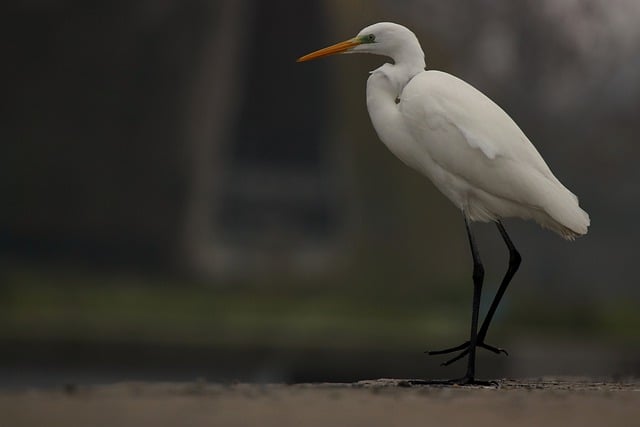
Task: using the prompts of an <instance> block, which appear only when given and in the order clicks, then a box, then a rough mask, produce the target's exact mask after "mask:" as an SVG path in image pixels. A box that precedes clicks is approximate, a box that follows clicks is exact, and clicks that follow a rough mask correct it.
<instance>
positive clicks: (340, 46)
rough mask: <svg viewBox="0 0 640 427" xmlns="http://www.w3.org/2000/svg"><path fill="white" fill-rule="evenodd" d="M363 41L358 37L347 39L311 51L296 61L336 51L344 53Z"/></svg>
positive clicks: (319, 56) (309, 59)
mask: <svg viewBox="0 0 640 427" xmlns="http://www.w3.org/2000/svg"><path fill="white" fill-rule="evenodd" d="M361 43H362V42H361V41H359V40H358V39H356V38H353V39H349V40H345V41H343V42H340V43H336V44H334V45H332V46H329V47H325V48H324V49H320V50H316V51H315V52H311V53H309V54H307V55H305V56H301V57H300V58H298V60H297V61H296V62H305V61H311V60H312V59H316V58H322V57H323V56H329V55H335V54H336V53H343V52H346V51H348V50H349V49H352V48H354V47H356V46H358V45H359V44H361Z"/></svg>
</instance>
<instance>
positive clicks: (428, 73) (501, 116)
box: [298, 22, 589, 384]
mask: <svg viewBox="0 0 640 427" xmlns="http://www.w3.org/2000/svg"><path fill="white" fill-rule="evenodd" d="M337 53H371V54H376V55H382V56H386V57H389V58H391V59H392V60H393V63H385V64H384V65H382V66H381V67H380V68H377V69H376V70H374V71H372V72H371V75H370V76H369V79H368V80H367V109H368V110H369V116H370V117H371V122H372V123H373V127H374V128H375V130H376V132H377V134H378V136H379V138H380V139H381V140H382V142H383V143H384V144H385V145H386V146H387V147H388V148H389V150H390V151H391V152H392V153H393V154H395V155H396V156H397V157H398V158H400V160H402V161H403V162H404V163H405V164H407V165H408V166H410V167H412V168H414V169H416V170H417V171H419V172H420V173H422V174H424V175H426V176H427V177H428V178H429V179H430V180H431V181H432V182H433V184H434V185H435V186H436V187H437V188H438V189H439V190H440V191H441V192H442V193H443V194H444V195H445V196H446V197H448V198H449V200H451V202H453V204H454V205H455V206H456V207H458V209H460V210H461V211H462V214H463V217H464V221H465V227H466V231H467V236H468V238H469V245H470V247H471V255H472V257H473V284H474V286H473V312H472V320H471V333H470V337H469V340H468V341H467V342H465V343H463V344H461V345H459V346H456V347H452V348H448V349H445V350H439V351H431V352H429V354H445V353H451V352H455V351H460V354H459V355H457V356H456V357H454V358H453V359H451V360H449V361H447V362H445V363H444V365H447V364H449V363H452V362H454V361H456V360H459V359H461V358H462V357H464V356H465V355H468V363H467V370H466V374H465V376H464V377H463V378H461V379H459V380H451V381H450V382H453V383H459V384H474V383H478V382H479V381H477V380H476V378H475V356H476V347H481V348H485V349H488V350H490V351H493V352H495V353H500V352H504V353H505V354H506V351H504V350H502V349H499V348H496V347H493V346H490V345H488V344H486V343H485V337H486V334H487V330H488V328H489V324H490V323H491V319H492V318H493V315H494V313H495V310H496V308H497V306H498V304H499V303H500V300H501V298H502V296H503V294H504V292H505V290H506V289H507V286H508V285H509V282H510V281H511V279H512V277H513V276H514V274H515V273H516V271H517V269H518V267H519V265H520V261H521V257H520V254H519V253H518V251H517V250H516V248H515V247H514V245H513V243H512V242H511V239H510V238H509V235H508V234H507V232H506V230H505V228H504V226H503V225H502V223H501V222H500V220H501V218H507V217H517V218H523V219H533V220H535V221H536V222H537V223H538V224H540V225H541V226H542V227H544V228H548V229H551V230H553V231H555V232H556V233H558V234H560V235H561V236H562V237H564V238H565V239H574V238H575V237H577V236H580V235H583V234H585V233H587V228H588V226H589V215H588V214H587V213H586V212H585V211H584V210H582V209H581V208H580V206H579V205H578V198H577V197H576V196H575V195H574V194H573V193H571V192H570V191H569V190H568V189H567V188H566V187H565V186H564V185H562V183H560V181H558V179H557V178H556V177H555V176H554V175H553V173H552V172H551V170H550V169H549V167H548V166H547V164H546V163H545V161H544V160H543V159H542V157H541V156H540V154H539V153H538V151H537V150H536V149H535V147H534V146H533V145H532V144H531V142H530V141H529V139H528V138H527V137H526V136H525V134H524V133H523V132H522V130H520V128H519V127H518V126H517V125H516V123H515V122H514V121H513V120H512V119H511V117H509V115H508V114H507V113H505V112H504V111H503V110H502V109H501V108H500V107H499V106H498V105H496V104H495V103H494V102H493V101H491V100H490V99H489V98H488V97H487V96H485V95H484V94H483V93H481V92H480V91H478V90H477V89H475V88H474V87H473V86H471V85H469V84H468V83H466V82H464V81H463V80H460V79H458V78H456V77H454V76H452V75H450V74H447V73H444V72H441V71H435V70H425V66H426V64H425V60H424V53H423V51H422V48H421V47H420V43H419V42H418V40H417V38H416V36H415V35H414V34H413V32H411V31H410V30H409V29H407V28H405V27H403V26H401V25H398V24H393V23H389V22H381V23H377V24H374V25H371V26H369V27H366V28H365V29H363V30H362V31H360V32H359V33H358V35H357V36H356V37H354V38H352V39H349V40H346V41H344V42H341V43H337V44H335V45H332V46H329V47H327V48H324V49H320V50H318V51H315V52H313V53H310V54H308V55H305V56H303V57H301V58H299V59H298V62H303V61H308V60H311V59H315V58H320V57H323V56H327V55H332V54H337ZM472 221H481V222H489V221H493V222H495V223H496V225H497V227H498V230H499V232H500V234H501V236H502V239H503V240H504V242H505V243H506V245H507V247H508V249H509V267H508V269H507V272H506V274H505V276H504V278H503V280H502V282H501V284H500V287H499V288H498V291H497V293H496V296H495V298H494V300H493V302H492V304H491V306H490V308H489V311H488V312H487V315H486V318H485V319H484V321H483V323H482V325H481V326H480V329H479V331H478V312H479V307H480V294H481V290H482V282H483V278H484V267H483V266H482V263H481V260H480V256H479V254H478V250H477V247H476V243H475V239H474V236H473V233H472V230H471V226H470V223H471V222H472Z"/></svg>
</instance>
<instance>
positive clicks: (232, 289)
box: [0, 0, 640, 386]
mask: <svg viewBox="0 0 640 427" xmlns="http://www.w3.org/2000/svg"><path fill="white" fill-rule="evenodd" d="M5 9H6V13H5V14H4V19H3V20H4V21H6V22H5V23H4V24H3V28H4V33H5V36H4V37H3V38H2V39H3V40H2V41H1V42H0V44H1V45H2V52H3V63H4V66H3V70H2V72H1V75H2V80H3V83H4V85H3V86H4V90H3V96H2V102H1V104H0V105H1V106H2V110H1V111H2V114H1V117H2V126H0V132H1V133H0V135H1V136H2V145H1V147H2V148H1V150H2V151H1V152H0V194H1V195H2V207H1V209H0V268H1V270H0V280H1V282H0V363H1V364H0V370H1V372H0V385H4V386H15V385H19V386H28V385H56V384H62V383H66V382H101V381H112V380H113V381H115V380H122V379H153V380H172V379H193V378H196V377H203V378H206V379H208V380H211V381H230V380H250V381H309V380H343V381H346V380H354V379H361V378H371V377H394V376H396V377H398V376H399V377H434V376H435V377H438V376H444V377H447V376H454V375H455V374H456V373H458V371H461V369H462V367H461V366H459V367H451V368H447V369H441V368H439V367H438V362H440V360H439V359H433V358H428V357H426V356H425V355H423V353H422V352H423V351H424V350H425V349H429V348H438V347H443V346H447V345H453V344H458V343H459V342H460V341H462V340H463V339H464V337H465V336H466V334H467V329H468V326H467V324H468V321H469V308H470V299H471V290H472V289H471V282H470V274H471V262H470V259H469V254H468V248H467V244H466V240H465V234H464V227H463V221H462V217H461V215H460V213H459V212H457V211H456V209H455V208H454V207H453V206H452V205H451V204H450V203H449V202H448V201H447V200H446V199H445V198H444V197H443V196H442V195H440V194H439V193H438V192H437V191H436V190H435V189H434V188H433V186H432V185H431V184H430V183H429V182H427V180H425V179H424V178H423V177H421V176H420V175H418V174H416V173H415V172H413V171H411V170H409V169H408V168H406V167H405V166H404V165H402V164H401V163H400V162H399V161H398V160H397V159H395V158H394V157H393V155H391V154H390V153H389V152H388V151H387V149H386V148H385V147H384V146H383V145H382V143H380V142H379V141H378V139H377V137H376V135H375V133H374V131H373V129H372V127H371V124H370V122H369V119H368V116H367V112H366V107H365V102H364V90H365V81H366V78H367V72H368V71H370V70H372V69H374V68H376V67H377V66H379V65H380V64H381V63H382V62H383V61H384V59H383V58H379V57H368V56H344V57H335V58H328V59H325V60H323V61H317V62H312V63H305V64H296V63H295V59H296V58H297V57H299V56H301V55H302V54H305V53H307V52H309V51H312V50H315V49H317V48H320V47H323V46H326V45H328V44H331V43H333V42H336V41H339V40H343V39H346V38H349V37H352V36H353V35H355V34H356V33H357V32H358V31H359V30H360V29H361V28H362V27H364V26H366V25H369V24H371V23H374V22H378V21H387V20H388V21H395V22H398V23H401V24H404V25H406V26H408V27H410V28H411V29H412V30H414V32H415V33H416V35H417V36H418V38H419V39H420V41H421V43H422V46H423V48H424V50H425V52H426V57H427V64H428V67H429V68H435V69H440V70H443V71H447V72H450V73H452V74H455V75H457V76H459V77H461V78H463V79H465V80H466V81H468V82H470V83H471V84H473V85H474V86H476V87H477V88H479V89H480V90H482V91H483V92H485V93H486V94H487V95H489V96H490V97H491V98H492V99H494V100H495V101H496V102H498V103H499V104H500V105H501V106H502V107H503V108H504V109H505V110H506V111H508V112H509V113H510V114H511V116H512V117H513V118H514V119H515V120H516V122H518V124H519V125H520V126H521V127H522V129H523V130H524V131H525V133H526V134H527V135H528V136H529V138H530V139H531V140H532V141H533V143H534V144H535V145H536V147H537V148H538V150H539V151H540V152H541V153H542V155H543V156H544V157H545V159H546V160H547V163H548V164H549V166H550V167H551V168H552V170H553V171H554V172H555V174H556V176H557V177H558V178H559V179H560V180H561V181H562V182H564V183H565V184H566V185H567V186H568V187H569V188H570V189H571V190H572V191H573V192H575V193H576V194H578V195H579V196H580V200H581V205H582V206H583V207H584V208H585V210H587V211H588V212H589V213H590V215H591V219H592V226H591V228H590V230H589V234H588V235H587V236H585V237H583V238H580V239H578V240H577V241H575V242H573V243H568V242H565V241H563V240H562V239H560V238H558V237H557V236H555V235H553V234H552V233H550V232H548V231H544V230H541V229H540V228H538V227H537V226H536V225H534V224H532V223H525V222H522V221H516V220H507V221H506V222H505V225H506V227H507V229H508V230H509V231H510V233H511V236H512V238H513V240H514V243H515V244H516V246H517V247H518V248H519V249H520V252H521V254H522V256H523V259H524V261H523V265H522V268H521V270H520V272H519V273H518V275H517V276H516V278H515V280H514V283H513V286H512V288H511V289H510V290H509V292H508V294H507V297H506V300H505V302H504V304H503V305H502V307H501V310H500V311H499V312H498V314H497V316H496V320H495V323H494V325H493V328H492V329H491V330H490V333H489V342H490V343H491V344H495V345H499V346H504V347H506V348H508V349H509V350H510V353H511V356H509V357H508V358H507V357H504V356H494V355H491V354H484V353H483V354H482V355H481V358H480V362H479V372H480V373H481V376H536V375H547V374H554V375H555V374H570V375H573V374H588V375H638V374H639V373H640V362H639V360H640V359H639V358H638V356H639V353H640V337H639V335H638V330H639V329H640V315H639V314H638V303H639V301H640V288H639V287H638V278H637V277H638V275H637V273H636V268H635V267H636V264H637V249H636V246H635V245H636V242H637V241H638V240H639V237H640V236H639V234H640V232H639V230H638V227H637V225H636V217H637V212H638V202H637V200H638V196H639V194H640V189H639V188H638V185H637V183H638V182H640V170H638V168H636V167H635V159H636V158H637V157H638V155H639V154H640V153H639V151H640V148H638V144H637V135H638V134H640V132H639V131H640V121H638V119H637V117H638V111H639V108H640V80H638V78H637V76H638V75H639V74H640V27H639V26H638V25H637V22H638V19H639V18H640V4H639V3H638V2H636V1H633V0H614V1H605V0H589V1H587V0H585V1H581V2H569V1H554V0H545V1H522V2H511V1H508V0H494V1H489V0H485V1H477V2H472V3H469V2H458V1H455V2H440V1H435V0H433V1H431V0H425V1H404V2H396V1H383V0H375V1H366V2H365V1H360V0H354V1H351V2H337V1H309V2H294V1H273V2H259V1H255V0H253V1H252V0H227V1H222V0H221V1H204V0H183V1H177V0H163V1H151V0H149V1H134V2H124V1H122V2H117V1H116V2H103V3H100V2H78V1H75V2H74V1H29V2H19V3H18V2H16V3H12V4H8V5H7V6H5ZM475 229H476V230H477V233H478V242H479V246H480V251H481V254H482V255H483V259H484V260H485V262H486V270H487V282H486V283H487V286H486V294H485V295H486V297H487V298H486V299H487V300H488V299H489V298H490V297H492V293H493V291H494V289H495V286H496V284H497V282H498V281H499V280H500V279H501V276H502V274H503V272H504V271H505V269H506V262H507V252H506V249H505V248H504V246H503V244H502V242H501V240H500V237H499V235H498V233H497V232H496V230H495V227H493V226H491V225H483V224H478V225H476V227H475ZM488 302H489V301H486V303H485V302H483V307H485V308H486V305H488Z"/></svg>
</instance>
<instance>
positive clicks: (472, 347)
mask: <svg viewBox="0 0 640 427" xmlns="http://www.w3.org/2000/svg"><path fill="white" fill-rule="evenodd" d="M464 225H465V227H466V228H467V236H468V237H469V247H470V248H471V256H472V257H473V308H472V314H471V332H470V334H469V358H468V361H467V374H466V375H465V380H467V381H469V382H473V381H474V379H475V378H474V377H475V372H476V345H477V343H478V315H479V312H480V294H481V293H482V281H483V280H484V267H483V266H482V261H481V260H480V254H479V253H478V248H477V246H476V241H475V238H474V237H473V233H472V232H471V227H470V225H469V220H468V219H467V217H466V215H465V217H464Z"/></svg>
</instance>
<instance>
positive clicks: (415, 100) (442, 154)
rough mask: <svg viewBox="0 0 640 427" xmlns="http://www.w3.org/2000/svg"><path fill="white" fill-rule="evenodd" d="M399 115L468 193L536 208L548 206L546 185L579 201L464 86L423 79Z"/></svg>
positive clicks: (409, 89)
mask: <svg viewBox="0 0 640 427" xmlns="http://www.w3.org/2000/svg"><path fill="white" fill-rule="evenodd" d="M400 111H401V113H402V116H403V118H404V120H405V123H406V125H407V127H408V129H409V131H410V132H411V133H412V135H413V137H414V139H415V140H416V141H417V142H418V143H419V144H420V145H421V146H422V148H423V149H424V150H425V152H426V154H428V155H429V157H430V158H431V159H432V160H433V162H435V163H436V164H438V165H439V166H440V167H441V168H442V169H444V170H446V171H447V172H448V173H450V174H453V175H455V176H456V177H458V178H460V179H462V180H464V181H465V182H466V183H467V184H468V185H469V186H470V188H474V189H477V190H481V191H484V192H487V193H489V194H491V195H493V196H497V197H500V198H504V199H507V200H510V201H515V202H518V203H522V204H527V205H529V206H533V207H541V206H543V205H544V194H543V193H544V189H543V187H544V186H545V184H548V185H550V186H552V187H558V186H559V187H561V188H562V189H563V190H564V191H566V192H567V193H569V194H570V195H571V197H572V198H574V199H576V198H575V196H574V195H573V194H571V193H570V192H569V191H568V190H567V189H566V188H565V187H564V186H563V185H562V184H561V183H560V182H559V181H558V180H557V179H556V177H555V176H554V175H553V173H552V172H551V170H550V169H549V167H548V166H547V164H546V163H545V161H544V160H543V158H542V156H540V153H538V151H537V150H536V149H535V147H534V146H533V145H532V144H531V142H530V141H529V140H528V139H527V137H526V136H525V134H524V133H523V132H522V130H520V128H519V127H518V126H517V125H516V124H515V122H514V121H513V120H512V119H511V117H509V115H508V114H507V113H505V112H504V111H503V110H502V109H501V108H500V107H499V106H498V105H497V104H495V103H494V102H493V101H491V100H490V99H489V98H488V97H487V96H485V95H484V94H482V92H480V91H478V90H477V89H475V88H474V87H473V86H471V85H469V84H467V83H466V82H464V81H462V80H460V79H458V78H456V77H454V76H452V75H450V74H447V73H443V72H439V71H425V72H423V73H420V74H419V75H417V76H416V77H414V78H413V79H412V80H411V81H410V82H409V83H408V84H407V86H406V87H405V89H404V91H403V93H402V95H401V103H400ZM436 185H437V184H436ZM576 200H577V199H576Z"/></svg>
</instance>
